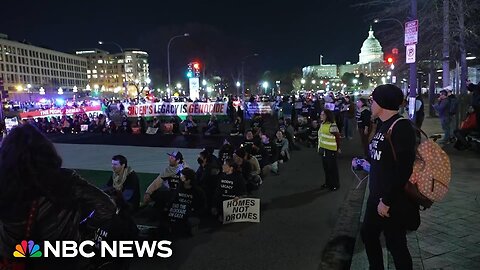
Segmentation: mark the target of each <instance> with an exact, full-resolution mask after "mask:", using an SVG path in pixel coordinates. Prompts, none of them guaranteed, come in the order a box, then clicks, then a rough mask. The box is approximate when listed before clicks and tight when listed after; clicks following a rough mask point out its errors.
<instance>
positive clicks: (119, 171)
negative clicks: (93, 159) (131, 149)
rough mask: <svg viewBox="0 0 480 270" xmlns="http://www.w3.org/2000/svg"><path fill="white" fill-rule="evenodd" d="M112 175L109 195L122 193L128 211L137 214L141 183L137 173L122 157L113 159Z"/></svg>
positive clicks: (108, 185)
mask: <svg viewBox="0 0 480 270" xmlns="http://www.w3.org/2000/svg"><path fill="white" fill-rule="evenodd" d="M112 171H113V173H112V175H111V176H110V179H109V180H108V182H107V189H106V190H105V192H106V193H107V194H113V193H121V194H122V195H123V199H124V201H125V203H126V204H127V205H128V210H129V211H131V212H135V211H137V209H138V206H139V204H140V182H139V180H138V176H137V173H135V171H134V170H133V169H132V168H131V167H130V166H128V163H127V158H126V157H125V156H122V155H115V156H113V157H112Z"/></svg>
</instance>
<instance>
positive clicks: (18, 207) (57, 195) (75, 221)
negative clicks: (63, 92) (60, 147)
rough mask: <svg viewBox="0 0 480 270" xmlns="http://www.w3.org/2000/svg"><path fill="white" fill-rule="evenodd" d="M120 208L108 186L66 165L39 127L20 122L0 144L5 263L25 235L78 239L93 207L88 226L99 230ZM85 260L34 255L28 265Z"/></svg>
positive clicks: (0, 250)
mask: <svg viewBox="0 0 480 270" xmlns="http://www.w3.org/2000/svg"><path fill="white" fill-rule="evenodd" d="M115 211H116V207H115V205H114V203H113V202H112V201H111V200H110V198H109V197H108V196H107V195H106V194H105V193H104V192H102V191H101V190H100V189H98V188H97V187H95V186H93V185H91V184H89V183H88V182H87V181H85V180H84V179H82V178H81V177H80V176H79V175H78V174H76V173H75V172H74V171H72V170H68V169H63V168H62V158H61V157H60V156H59V155H58V153H57V151H56V150H55V146H54V145H53V143H52V142H51V141H50V140H48V139H47V138H46V137H45V135H43V134H42V133H41V132H40V131H39V130H38V129H37V128H36V127H34V126H32V125H30V124H26V125H20V126H17V127H15V128H13V129H12V130H11V131H10V133H9V134H8V135H7V136H6V138H5V139H4V140H3V142H2V147H1V148H0V223H1V226H0V243H1V245H0V259H1V262H2V267H1V268H2V269H3V266H4V264H8V263H9V260H12V252H13V251H14V250H15V246H16V245H18V244H19V243H20V242H21V241H22V240H24V239H27V240H35V242H36V243H43V242H44V241H50V242H51V243H54V242H55V241H63V240H73V241H76V242H77V243H79V242H80V241H82V239H83V237H84V236H85V235H82V233H83V232H82V231H81V229H80V225H79V224H80V221H81V220H82V219H83V218H85V217H87V216H89V215H91V214H92V213H94V215H92V217H91V218H90V219H89V222H88V226H86V229H89V230H95V229H96V228H98V226H100V225H101V224H104V223H105V222H107V221H109V220H111V219H112V217H113V216H114V215H115ZM32 226H33V227H32ZM59 260H60V261H59ZM82 260H83V258H81V257H76V258H68V259H65V260H62V259H58V260H53V261H52V260H40V261H38V262H36V261H35V260H32V261H29V262H28V269H57V267H54V266H57V265H58V264H59V263H61V265H62V269H77V268H76V266H78V265H79V263H80V262H81V261H82ZM12 263H13V261H12ZM51 264H52V265H51ZM10 266H11V265H10ZM7 269H10V268H7ZM13 269H15V268H13Z"/></svg>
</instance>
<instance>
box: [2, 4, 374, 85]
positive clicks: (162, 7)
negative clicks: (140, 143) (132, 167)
mask: <svg viewBox="0 0 480 270" xmlns="http://www.w3.org/2000/svg"><path fill="white" fill-rule="evenodd" d="M356 2H357V1H354V0H335V1H331V0H328V1H327V0H323V1H320V0H310V1H307V0H294V1H293V0H283V1H261V0H257V1H245V0H243V1H238V0H224V1H191V0H166V1H165V0H157V1H144V0H136V1H134V0H132V1H120V0H117V1H111V0H108V1H101V0H97V1H86V0H83V1H80V0H68V1H65V0H62V1H56V0H55V1H53V0H43V1H38V0H35V1H33V0H31V1H27V0H15V1H13V0H10V1H3V2H2V7H1V8H2V16H1V17H0V32H1V33H6V34H8V35H9V36H10V38H11V39H15V40H20V41H21V40H27V41H28V42H30V43H32V44H34V45H41V46H46V47H49V48H52V49H55V50H61V51H66V52H72V51H74V50H75V49H79V48H91V47H100V46H99V45H97V41H98V40H111V41H116V42H118V43H119V44H121V45H122V46H123V47H125V48H131V47H136V48H141V49H144V50H147V51H148V52H149V54H150V62H151V68H152V69H154V70H155V69H158V70H160V69H161V70H166V47H167V46H166V45H167V42H168V39H169V38H170V37H171V36H173V35H175V34H179V33H183V32H187V31H188V32H189V33H191V37H190V38H188V40H187V39H184V40H181V39H177V40H175V42H174V43H173V45H172V47H171V48H172V49H171V57H172V65H173V69H172V72H175V71H176V70H177V71H178V69H180V67H183V66H184V65H186V62H188V59H192V58H197V57H198V59H208V60H207V62H209V63H210V64H211V66H214V68H215V71H216V72H220V73H222V71H225V70H227V69H230V70H229V71H228V72H230V73H231V74H232V76H234V73H235V71H238V69H239V66H240V62H241V59H242V57H243V56H245V55H248V54H251V53H254V52H257V53H259V54H260V56H259V57H258V58H257V59H254V60H251V59H249V60H248V61H253V62H254V63H251V65H257V66H259V67H261V68H262V69H263V70H272V71H290V70H293V69H294V68H295V67H298V68H300V67H302V66H304V65H308V64H316V63H318V61H319V60H318V59H319V55H320V54H323V55H324V63H337V64H341V63H344V62H345V61H352V62H356V61H358V53H359V50H360V47H361V44H362V42H363V40H364V39H365V38H366V37H367V31H368V25H369V23H368V22H367V21H366V19H365V16H363V13H364V12H365V11H364V10H360V9H358V8H354V7H352V4H353V3H356ZM102 48H104V49H106V50H109V51H115V50H117V48H116V47H114V46H105V47H102ZM223 69H224V70H223ZM210 71H211V70H210ZM228 72H226V73H228ZM237 73H238V72H237ZM237 73H235V74H237ZM163 74H165V72H163Z"/></svg>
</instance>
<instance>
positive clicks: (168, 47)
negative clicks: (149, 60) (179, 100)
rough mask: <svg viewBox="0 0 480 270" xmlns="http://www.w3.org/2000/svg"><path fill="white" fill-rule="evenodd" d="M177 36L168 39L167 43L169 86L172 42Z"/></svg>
mask: <svg viewBox="0 0 480 270" xmlns="http://www.w3.org/2000/svg"><path fill="white" fill-rule="evenodd" d="M174 38H175V37H172V38H171V39H170V41H168V45H167V70H168V87H170V43H171V42H172V40H173V39H174Z"/></svg>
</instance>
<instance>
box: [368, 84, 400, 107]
mask: <svg viewBox="0 0 480 270" xmlns="http://www.w3.org/2000/svg"><path fill="white" fill-rule="evenodd" d="M372 98H373V100H374V101H375V102H376V103H377V104H378V105H379V106H380V107H382V108H383V109H385V110H391V111H397V110H398V108H399V107H400V105H402V103H403V92H402V90H401V89H400V88H398V87H397V86H395V85H393V84H383V85H380V86H377V87H376V88H375V89H374V90H373V93H372Z"/></svg>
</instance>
